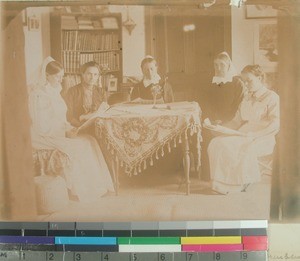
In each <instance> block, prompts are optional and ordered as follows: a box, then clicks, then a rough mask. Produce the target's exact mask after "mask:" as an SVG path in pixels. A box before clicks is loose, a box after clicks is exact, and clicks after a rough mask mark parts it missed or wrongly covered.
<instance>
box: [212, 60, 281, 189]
mask: <svg viewBox="0 0 300 261" xmlns="http://www.w3.org/2000/svg"><path fill="white" fill-rule="evenodd" d="M242 78H243V81H244V83H245V85H246V87H247V93H246V95H245V97H244V98H243V101H242V102H241V104H240V106H239V109H238V111H237V112H236V114H235V117H234V118H233V119H232V120H231V121H229V122H227V123H225V124H224V126H225V127H228V128H231V129H234V130H238V131H239V134H240V135H232V136H219V137H216V138H214V139H213V140H212V141H211V143H210V144H209V148H208V154H209V161H210V174H211V181H212V189H213V190H214V191H216V192H218V193H221V194H227V193H230V192H240V191H243V190H244V189H245V187H247V186H248V185H249V184H251V183H255V182H259V181H260V178H261V177H260V170H259V165H258V157H261V156H266V155H270V154H272V152H273V149H274V146H275V134H276V133H277V132H278V131H279V96H278V95H277V94H276V93H275V92H273V91H271V90H269V89H267V88H266V87H265V86H264V73H263V71H262V69H261V67H260V66H259V65H248V66H246V67H245V68H244V69H243V71H242Z"/></svg>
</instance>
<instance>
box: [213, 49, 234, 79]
mask: <svg viewBox="0 0 300 261" xmlns="http://www.w3.org/2000/svg"><path fill="white" fill-rule="evenodd" d="M220 54H223V55H225V56H227V58H228V60H229V68H228V71H227V73H226V76H225V77H219V76H214V77H213V79H212V83H216V84H220V83H227V82H232V79H233V77H234V76H237V75H238V73H237V70H236V68H235V66H234V65H233V63H232V60H231V58H230V56H229V54H228V53H227V52H222V53H220Z"/></svg>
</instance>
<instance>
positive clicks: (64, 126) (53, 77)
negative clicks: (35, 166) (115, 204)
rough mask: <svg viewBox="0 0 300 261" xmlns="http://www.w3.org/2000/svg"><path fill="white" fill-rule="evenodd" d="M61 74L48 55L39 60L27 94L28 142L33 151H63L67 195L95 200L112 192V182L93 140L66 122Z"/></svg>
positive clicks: (59, 66)
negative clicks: (66, 158) (33, 81)
mask: <svg viewBox="0 0 300 261" xmlns="http://www.w3.org/2000/svg"><path fill="white" fill-rule="evenodd" d="M63 75H64V70H63V67H62V66H61V65H60V64H59V63H58V62H56V61H54V60H53V59H52V58H50V57H49V58H47V59H46V60H45V61H44V62H43V64H42V69H41V72H40V76H39V77H38V81H37V83H36V84H35V89H34V90H32V91H31V93H30V96H29V109H30V115H31V119H32V128H31V130H32V145H33V147H34V148H35V149H37V150H41V149H57V150H60V151H61V152H63V153H65V154H66V155H67V156H68V159H69V164H68V166H67V167H66V168H65V169H64V173H63V174H64V178H65V180H66V184H67V187H68V189H69V192H70V194H71V195H72V196H76V197H77V198H78V200H79V201H81V202H91V201H96V200H97V199H99V198H100V197H101V196H103V195H104V194H106V193H107V192H108V191H114V188H113V183H112V180H111V176H110V172H109V170H108V167H107V165H106V162H105V160H104V158H103V154H102V152H101V150H100V148H99V146H98V144H97V142H96V140H95V139H94V138H92V137H91V136H88V135H77V129H76V128H74V127H72V126H71V125H70V124H69V123H68V122H67V119H66V113H67V107H66V104H65V102H64V100H63V98H62V97H61V95H60V92H61V82H62V78H63ZM53 164H55V162H53Z"/></svg>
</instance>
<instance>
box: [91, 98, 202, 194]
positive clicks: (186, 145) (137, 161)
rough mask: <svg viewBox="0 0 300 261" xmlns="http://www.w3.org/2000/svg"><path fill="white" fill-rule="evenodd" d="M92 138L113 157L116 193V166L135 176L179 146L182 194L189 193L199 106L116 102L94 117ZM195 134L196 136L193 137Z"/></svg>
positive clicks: (198, 136)
mask: <svg viewBox="0 0 300 261" xmlns="http://www.w3.org/2000/svg"><path fill="white" fill-rule="evenodd" d="M95 123H96V137H97V139H98V140H99V141H100V142H102V143H103V141H104V144H105V146H106V148H107V150H108V151H109V152H110V153H111V156H112V158H113V162H114V164H113V176H114V183H115V190H116V194H118V189H119V168H120V167H122V168H124V169H125V172H126V173H127V174H128V175H129V176H131V175H138V174H139V173H140V172H142V170H144V169H146V168H147V167H148V166H149V165H153V164H154V159H159V158H160V157H163V156H164V154H165V153H168V152H171V150H172V147H176V146H177V145H178V144H181V145H182V148H183V151H184V156H183V161H184V173H185V183H186V194H187V195H188V194H189V193H190V142H191V140H192V137H193V142H194V143H195V148H196V152H197V153H196V154H197V155H195V156H196V163H197V164H196V165H197V169H198V170H199V169H200V165H201V161H200V155H201V154H200V153H201V147H200V142H201V141H202V136H201V109H200V107H199V105H198V103H196V102H176V103H170V104H159V105H156V108H153V105H150V104H133V103H126V104H124V103H123V104H119V105H116V106H113V107H111V108H110V109H109V110H108V111H107V112H106V113H105V116H103V117H102V116H101V117H99V118H97V119H96V121H95ZM195 137H196V139H195Z"/></svg>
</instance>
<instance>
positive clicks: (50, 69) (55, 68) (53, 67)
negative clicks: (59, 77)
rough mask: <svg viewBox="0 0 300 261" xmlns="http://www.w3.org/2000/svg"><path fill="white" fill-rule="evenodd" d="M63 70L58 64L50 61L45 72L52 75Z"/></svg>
mask: <svg viewBox="0 0 300 261" xmlns="http://www.w3.org/2000/svg"><path fill="white" fill-rule="evenodd" d="M63 69H64V67H63V66H62V65H61V64H60V63H59V62H57V61H52V62H50V63H48V64H47V66H46V69H45V71H46V73H47V74H49V75H54V74H57V73H59V72H60V71H61V70H63Z"/></svg>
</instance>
